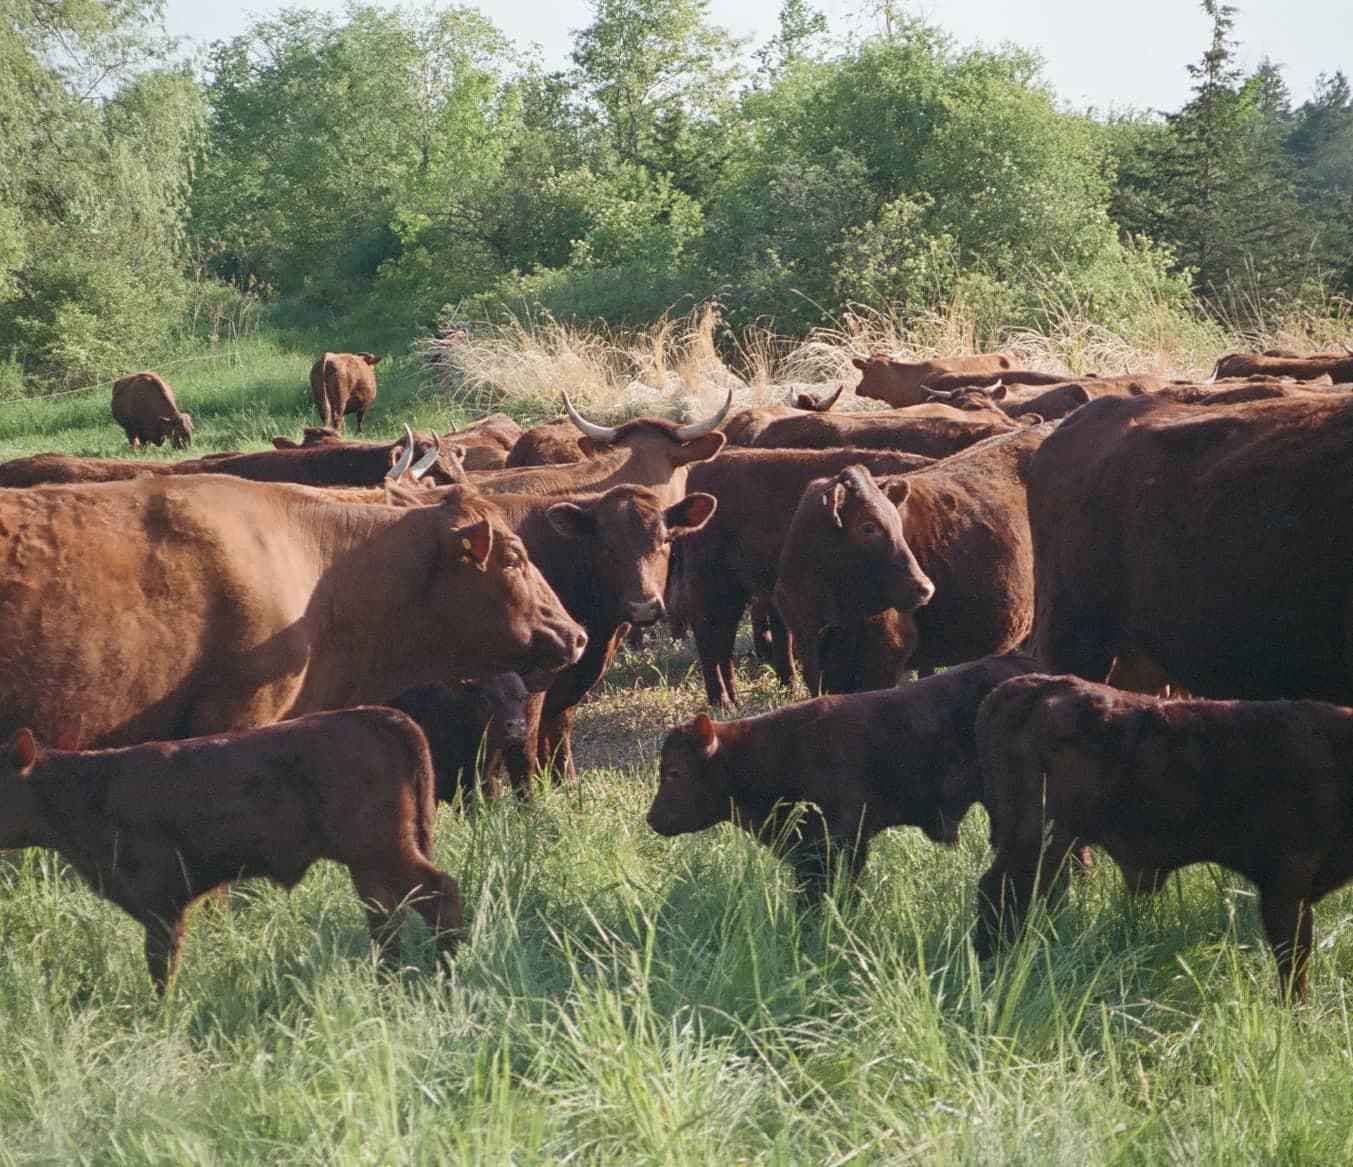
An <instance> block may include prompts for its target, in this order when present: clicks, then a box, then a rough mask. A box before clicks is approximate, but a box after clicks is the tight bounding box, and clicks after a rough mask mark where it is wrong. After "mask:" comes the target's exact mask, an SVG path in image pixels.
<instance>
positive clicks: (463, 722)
mask: <svg viewBox="0 0 1353 1167" xmlns="http://www.w3.org/2000/svg"><path fill="white" fill-rule="evenodd" d="M529 700H530V694H529V693H528V692H527V689H526V684H525V682H524V681H523V680H522V679H521V677H519V676H518V675H517V674H516V673H499V674H498V675H497V676H493V677H484V678H482V679H480V680H476V681H466V682H465V683H463V684H459V685H441V684H432V685H414V686H413V687H412V688H409V689H405V690H404V692H402V693H400V694H399V695H398V696H395V697H392V698H390V700H388V701H386V702H384V704H386V705H388V706H389V707H390V708H391V709H398V710H399V711H400V712H401V713H407V714H408V715H409V716H410V717H411V718H413V720H414V721H416V722H417V723H418V727H419V729H421V730H422V731H423V735H424V736H425V737H426V738H427V742H428V749H429V750H431V752H432V772H433V774H434V775H435V776H436V784H435V785H436V794H437V798H438V799H439V800H440V801H442V802H454V801H455V799H456V796H457V795H458V794H459V795H460V796H461V800H462V804H463V805H468V804H469V802H470V799H471V798H472V797H473V795H474V790H475V774H476V771H477V770H478V769H481V764H482V773H483V774H484V776H485V794H486V796H487V797H489V798H497V797H498V796H499V795H501V794H502V792H503V791H502V786H501V783H500V781H499V771H500V770H501V769H502V768H504V767H506V769H507V772H508V775H509V778H510V780H511V782H512V785H513V786H514V787H519V786H521V785H523V784H524V783H525V781H526V776H527V759H526V730H527V723H526V706H527V702H528V701H529Z"/></svg>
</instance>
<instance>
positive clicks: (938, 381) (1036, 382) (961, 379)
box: [920, 369, 1098, 404]
mask: <svg viewBox="0 0 1353 1167" xmlns="http://www.w3.org/2000/svg"><path fill="white" fill-rule="evenodd" d="M1085 376H1086V378H1087V379H1094V378H1096V377H1097V376H1098V374H1096V373H1086V374H1085ZM1066 380H1068V377H1067V375H1066V374H1065V373H1039V372H1037V371H1035V370H1034V369H1005V370H1003V371H1002V372H999V373H940V374H939V375H938V376H935V377H932V378H931V379H930V380H929V381H927V382H926V383H925V385H924V388H925V389H926V390H928V391H929V393H930V395H931V397H934V396H935V395H936V394H943V393H952V392H955V391H958V390H963V389H970V390H972V391H973V392H974V393H987V394H988V395H993V393H994V392H999V391H1000V390H1001V389H1004V390H1005V391H1006V392H1008V391H1009V390H1010V389H1012V388H1013V389H1015V390H1016V392H1023V393H1025V394H1026V395H1029V396H1032V394H1033V390H1035V389H1040V388H1047V387H1048V386H1049V385H1060V384H1061V383H1062V382H1063V381H1066ZM1001 395H1002V396H1004V395H1005V394H1004V393H1002V394H1001ZM925 400H927V399H922V401H921V402H920V404H924V402H925Z"/></svg>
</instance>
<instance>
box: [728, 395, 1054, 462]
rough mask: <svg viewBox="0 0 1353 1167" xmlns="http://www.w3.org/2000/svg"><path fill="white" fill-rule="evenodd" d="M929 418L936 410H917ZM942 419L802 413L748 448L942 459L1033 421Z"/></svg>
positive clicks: (952, 415) (903, 412)
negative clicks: (838, 449) (846, 449)
mask: <svg viewBox="0 0 1353 1167" xmlns="http://www.w3.org/2000/svg"><path fill="white" fill-rule="evenodd" d="M919 408H920V409H929V410H931V411H932V412H933V411H935V410H936V409H937V407H936V406H921V407H919ZM943 414H944V416H938V417H935V416H926V414H924V413H919V412H917V410H916V409H885V410H878V411H874V412H868V413H830V414H815V413H805V414H801V415H800V416H798V417H782V418H776V419H774V420H772V421H770V422H768V423H767V425H766V427H765V428H764V429H763V430H762V431H761V433H760V434H758V435H757V437H756V439H755V440H754V441H753V443H752V445H753V446H754V447H756V448H759V449H766V448H771V447H777V448H796V449H805V450H825V449H828V448H830V447H833V446H854V447H856V448H858V449H868V450H897V451H899V452H903V453H908V454H923V455H925V456H926V457H927V458H945V457H948V456H949V455H950V454H954V453H957V452H958V451H959V450H962V449H966V448H967V447H968V446H971V445H972V444H973V443H975V442H980V441H982V440H983V439H985V438H989V437H993V436H994V435H996V434H1005V433H1010V432H1011V431H1012V430H1016V429H1019V428H1020V427H1021V426H1023V425H1030V424H1033V423H1034V422H1036V421H1037V420H1040V419H1036V418H1024V419H1021V420H1018V421H1016V420H1014V419H1011V418H1009V417H1006V416H1005V415H1004V414H1003V413H1001V412H1000V411H999V410H989V411H987V412H986V413H980V414H976V413H970V412H965V411H962V410H957V409H953V410H951V409H947V408H946V409H944V410H943Z"/></svg>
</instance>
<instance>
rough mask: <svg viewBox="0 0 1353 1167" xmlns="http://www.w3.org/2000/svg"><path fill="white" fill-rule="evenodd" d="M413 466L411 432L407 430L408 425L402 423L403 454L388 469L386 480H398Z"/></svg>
mask: <svg viewBox="0 0 1353 1167" xmlns="http://www.w3.org/2000/svg"><path fill="white" fill-rule="evenodd" d="M412 465H413V430H411V429H410V428H409V423H408V422H405V423H404V452H403V453H402V454H400V456H399V458H398V459H397V460H396V462H395V464H394V465H393V466H391V467H390V470H389V472H388V473H387V474H386V476H385V477H386V478H399V477H400V476H402V475H403V473H404V471H406V470H407V469H408V468H409V467H410V466H412Z"/></svg>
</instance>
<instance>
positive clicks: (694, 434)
mask: <svg viewBox="0 0 1353 1167" xmlns="http://www.w3.org/2000/svg"><path fill="white" fill-rule="evenodd" d="M732 408H733V390H732V389H730V390H729V391H728V396H727V397H725V398H724V401H723V408H722V409H720V410H719V412H718V413H716V414H715V415H714V416H713V417H707V418H705V420H704V421H693V422H691V424H690V425H682V426H677V431H676V436H677V440H678V441H681V442H691V441H694V440H695V439H696V438H703V437H704V436H705V435H706V434H712V433H713V432H714V431H715V430H716V429H718V428H719V423H720V422H721V421H723V419H724V418H726V417H727V416H728V411H729V410H730V409H732Z"/></svg>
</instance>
